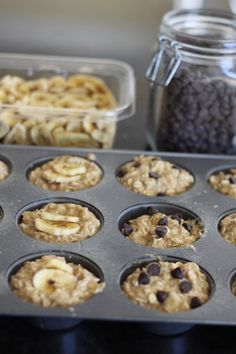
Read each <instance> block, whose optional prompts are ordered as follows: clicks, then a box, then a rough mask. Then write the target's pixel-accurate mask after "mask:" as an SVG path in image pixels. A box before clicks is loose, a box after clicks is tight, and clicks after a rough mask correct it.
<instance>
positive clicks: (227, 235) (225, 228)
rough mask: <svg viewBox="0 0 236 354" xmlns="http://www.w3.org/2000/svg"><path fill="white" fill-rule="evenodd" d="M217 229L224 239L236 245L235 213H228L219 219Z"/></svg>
mask: <svg viewBox="0 0 236 354" xmlns="http://www.w3.org/2000/svg"><path fill="white" fill-rule="evenodd" d="M219 231H220V234H221V236H222V237H223V238H224V239H225V240H226V241H228V242H230V243H232V244H233V245H236V213H232V214H229V215H227V216H226V217H224V218H223V219H222V220H221V221H220V223H219Z"/></svg>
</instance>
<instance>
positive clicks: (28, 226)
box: [19, 203, 100, 243]
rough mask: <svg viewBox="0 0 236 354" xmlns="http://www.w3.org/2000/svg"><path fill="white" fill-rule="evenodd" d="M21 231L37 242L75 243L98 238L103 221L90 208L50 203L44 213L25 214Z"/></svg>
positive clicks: (38, 210)
mask: <svg viewBox="0 0 236 354" xmlns="http://www.w3.org/2000/svg"><path fill="white" fill-rule="evenodd" d="M19 226H20V228H21V230H22V231H23V232H24V233H25V234H26V235H27V236H30V237H32V238H34V239H36V240H40V241H46V242H50V243H71V242H78V241H81V240H85V239H87V238H89V237H91V236H93V235H95V234H96V233H97V232H98V230H99V228H100V220H98V219H97V217H96V216H95V215H94V214H93V213H92V212H91V211H90V210H89V209H88V208H87V207H83V206H81V205H79V204H72V203H61V204H60V203H49V204H46V205H44V206H43V207H42V208H41V209H36V210H33V211H25V212H23V214H22V220H21V223H20V225H19Z"/></svg>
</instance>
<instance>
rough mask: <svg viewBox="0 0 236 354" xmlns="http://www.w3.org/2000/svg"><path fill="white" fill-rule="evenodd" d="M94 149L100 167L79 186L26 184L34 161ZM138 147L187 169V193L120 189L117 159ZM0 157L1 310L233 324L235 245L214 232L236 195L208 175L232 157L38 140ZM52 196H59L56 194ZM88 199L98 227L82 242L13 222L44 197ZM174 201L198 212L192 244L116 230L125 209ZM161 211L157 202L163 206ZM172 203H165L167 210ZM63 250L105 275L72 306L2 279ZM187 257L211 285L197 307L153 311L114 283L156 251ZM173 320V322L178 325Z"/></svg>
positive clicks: (185, 323)
mask: <svg viewBox="0 0 236 354" xmlns="http://www.w3.org/2000/svg"><path fill="white" fill-rule="evenodd" d="M88 153H94V154H95V155H96V162H97V163H98V164H99V165H100V166H101V167H102V169H103V178H102V180H101V181H100V183H99V184H98V185H97V186H95V187H93V188H90V189H85V190H82V191H78V192H52V191H48V190H44V189H41V188H39V187H36V186H34V185H32V184H31V183H30V182H29V181H28V180H27V177H26V174H27V172H28V170H29V166H33V161H38V160H39V159H43V160H44V159H48V157H50V158H51V157H54V156H55V157H56V156H58V155H63V154H74V155H79V156H87V154H88ZM139 154H145V155H153V156H160V157H163V158H164V159H167V160H169V161H171V162H173V163H176V164H177V165H180V166H182V167H185V168H186V169H187V170H188V171H190V172H191V173H192V174H193V176H194V178H195V182H194V185H193V186H192V188H190V189H189V190H188V191H187V192H186V193H183V194H181V195H178V196H174V197H168V196H163V197H160V196H158V197H147V196H143V195H139V194H136V193H133V192H131V191H129V190H128V189H127V188H124V187H123V186H122V185H121V184H120V183H119V182H118V181H117V180H116V176H115V175H116V172H117V171H118V169H119V166H120V165H121V164H123V163H125V162H126V161H128V160H131V159H132V158H133V157H134V156H137V155H139ZM0 159H3V160H4V161H10V164H11V174H10V175H9V177H8V178H7V179H5V180H4V181H2V182H1V183H0V207H1V208H2V210H3V217H2V219H1V221H0V271H1V275H0V315H14V316H17V315H18V316H27V317H31V318H32V319H34V318H39V317H42V318H48V319H49V320H51V319H58V320H61V319H64V320H68V319H70V318H71V319H72V320H73V321H74V320H82V319H94V320H95V319H96V320H97V319H101V320H119V321H120V320H123V321H134V322H136V323H139V324H140V323H141V324H142V323H148V324H149V325H150V326H151V327H152V325H154V324H163V326H164V327H166V326H167V325H169V324H171V325H173V324H176V326H177V327H178V326H183V327H184V328H186V327H188V326H189V325H190V324H221V325H223V324H225V325H226V324H227V325H229V324H231V325H236V298H235V297H234V296H233V295H232V293H231V288H230V287H231V279H232V277H234V272H235V271H236V247H235V246H234V245H231V244H229V243H228V242H226V241H225V240H224V239H222V237H221V236H220V234H219V232H218V221H219V220H220V218H221V215H223V214H224V213H226V212H227V211H228V210H234V209H236V200H234V199H231V198H229V197H227V196H224V195H222V194H220V193H218V192H216V191H214V190H213V189H212V188H211V187H210V185H209V184H208V182H207V178H208V176H209V175H210V174H211V172H212V171H214V170H218V169H221V168H222V169H224V168H226V167H228V166H236V157H233V156H227V157H225V156H213V155H193V154H191V155H188V154H177V153H175V154H174V153H159V152H155V153H154V152H143V151H142V152H140V151H119V150H110V151H109V150H106V151H104V150H92V149H89V150H88V149H68V148H67V149H66V150H65V149H63V148H44V147H23V146H22V147H21V146H7V145H6V146H2V147H1V151H0ZM58 198H59V199H58ZM67 198H68V200H70V199H72V200H74V201H76V202H78V203H80V202H81V204H83V203H88V205H91V206H92V207H94V208H95V210H96V209H97V210H98V211H99V215H100V214H101V216H102V220H103V222H102V226H101V228H100V230H99V231H98V233H97V234H96V235H95V236H93V237H91V238H89V239H87V240H84V241H81V242H78V243H70V244H50V243H46V242H42V241H37V240H34V239H31V238H29V237H27V236H25V235H24V234H23V233H22V232H21V231H20V229H19V227H18V220H19V212H20V210H24V209H25V207H26V206H27V205H30V204H31V203H33V204H32V205H37V203H39V205H40V204H43V203H44V202H49V201H60V200H61V201H65V202H66V201H67ZM171 204H173V209H175V208H176V207H178V208H183V209H184V210H185V209H187V210H188V211H190V213H192V215H196V216H198V217H199V218H200V219H201V221H202V223H203V225H204V235H203V236H202V237H201V239H199V240H198V241H197V242H196V243H195V244H194V246H195V247H194V248H193V247H189V248H172V249H171V248H169V249H155V248H151V247H145V246H142V245H138V244H135V243H133V242H130V241H129V240H127V239H126V238H125V237H124V236H123V235H122V234H121V232H120V230H119V220H120V219H121V218H122V215H123V216H124V215H126V217H127V214H124V213H125V211H127V210H129V212H130V215H132V213H133V211H132V206H134V209H137V210H138V208H139V205H140V207H142V206H143V205H150V206H157V207H159V209H160V210H162V208H165V205H167V207H168V208H171ZM163 210H164V209H163ZM168 210H171V209H168ZM50 252H53V253H56V254H65V255H66V254H68V253H72V254H75V255H77V256H79V257H85V258H86V259H88V260H90V261H91V262H92V263H93V264H95V265H97V267H98V268H97V269H100V270H101V274H103V276H104V279H105V289H104V290H103V292H102V293H99V294H97V295H96V296H94V297H93V298H91V299H90V300H88V301H87V302H85V303H84V304H80V305H76V306H73V309H71V308H43V307H41V306H38V305H34V304H31V303H27V302H25V301H23V300H21V299H19V298H18V297H16V296H15V295H14V294H13V293H12V291H11V289H10V287H9V284H8V278H9V274H10V273H11V272H12V270H13V269H15V268H14V267H19V266H20V264H21V262H22V260H24V259H31V258H35V257H36V256H37V255H43V254H44V253H47V254H48V253H50ZM158 256H160V257H163V259H170V260H173V259H182V260H189V261H194V262H196V263H198V264H199V266H200V267H201V268H202V269H203V270H205V271H206V273H207V274H209V277H210V278H209V279H210V285H211V287H212V291H211V296H210V298H209V300H208V301H207V302H206V303H205V304H204V305H202V306H201V307H199V308H197V309H194V310H191V311H188V312H179V313H175V314H168V313H163V312H159V311H152V310H148V309H145V308H143V307H140V306H138V305H136V304H134V303H133V302H131V301H130V300H129V299H128V298H127V297H126V295H125V294H124V293H123V291H122V290H121V287H120V279H122V274H123V272H128V270H127V269H128V268H129V267H133V265H134V264H137V265H138V264H141V263H143V262H145V261H146V260H147V258H148V259H153V258H154V259H155V257H158ZM177 327H176V328H177Z"/></svg>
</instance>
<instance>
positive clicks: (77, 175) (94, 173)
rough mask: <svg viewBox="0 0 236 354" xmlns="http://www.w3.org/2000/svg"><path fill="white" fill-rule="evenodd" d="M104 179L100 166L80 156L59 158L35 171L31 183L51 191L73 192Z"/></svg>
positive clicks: (31, 173) (30, 174)
mask: <svg viewBox="0 0 236 354" xmlns="http://www.w3.org/2000/svg"><path fill="white" fill-rule="evenodd" d="M101 178H102V171H101V169H100V168H99V167H98V165H97V164H96V163H94V162H92V161H90V160H88V159H85V158H82V157H79V156H70V155H64V156H58V157H56V158H55V159H53V160H50V161H48V162H46V163H44V164H42V165H41V166H39V167H36V168H35V169H34V170H32V171H30V173H29V175H28V179H29V181H30V182H31V183H33V184H35V185H36V186H38V187H41V188H43V189H48V190H51V191H63V192H73V191H79V190H82V189H86V188H90V187H93V186H95V185H96V184H97V183H99V181H100V180H101Z"/></svg>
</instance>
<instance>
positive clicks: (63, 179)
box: [42, 170, 80, 183]
mask: <svg viewBox="0 0 236 354" xmlns="http://www.w3.org/2000/svg"><path fill="white" fill-rule="evenodd" d="M42 175H43V178H45V179H46V180H48V181H49V182H57V183H70V182H76V181H78V180H79V179H80V176H79V175H76V176H62V175H60V174H58V173H55V172H53V171H51V170H46V171H43V174H42Z"/></svg>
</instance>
